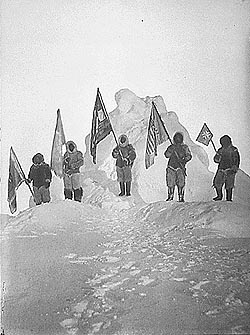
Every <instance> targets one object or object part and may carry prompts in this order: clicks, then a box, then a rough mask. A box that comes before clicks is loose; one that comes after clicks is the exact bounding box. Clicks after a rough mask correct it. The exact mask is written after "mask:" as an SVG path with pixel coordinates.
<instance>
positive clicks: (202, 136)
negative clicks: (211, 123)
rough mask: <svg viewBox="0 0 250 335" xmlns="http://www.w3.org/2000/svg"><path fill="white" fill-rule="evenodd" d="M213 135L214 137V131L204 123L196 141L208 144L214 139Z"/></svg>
mask: <svg viewBox="0 0 250 335" xmlns="http://www.w3.org/2000/svg"><path fill="white" fill-rule="evenodd" d="M212 137H213V134H212V132H211V131H210V130H209V128H208V126H207V124H206V123H204V125H203V126H202V128H201V131H200V133H199V135H198V136H197V139H196V141H197V142H200V143H202V144H205V145H208V144H209V142H210V141H211V140H212Z"/></svg>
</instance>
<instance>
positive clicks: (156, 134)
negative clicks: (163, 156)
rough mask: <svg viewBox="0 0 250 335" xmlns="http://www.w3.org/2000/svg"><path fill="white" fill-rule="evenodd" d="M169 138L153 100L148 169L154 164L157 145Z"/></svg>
mask: <svg viewBox="0 0 250 335" xmlns="http://www.w3.org/2000/svg"><path fill="white" fill-rule="evenodd" d="M168 139H169V135H168V132H167V130H166V128H165V125H164V123H163V121H162V119H161V117H160V114H159V113H158V111H157V109H156V106H155V104H154V102H152V108H151V114H150V118H149V124H148V134H147V142H146V153H145V166H146V169H148V168H149V167H150V166H151V165H153V164H154V158H155V156H157V147H158V145H160V144H162V143H163V142H165V141H167V140H168Z"/></svg>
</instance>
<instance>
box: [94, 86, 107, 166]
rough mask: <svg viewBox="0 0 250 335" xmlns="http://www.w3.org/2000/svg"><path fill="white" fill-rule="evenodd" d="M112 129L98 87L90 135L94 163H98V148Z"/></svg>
mask: <svg viewBox="0 0 250 335" xmlns="http://www.w3.org/2000/svg"><path fill="white" fill-rule="evenodd" d="M111 131H112V126H111V123H110V120H109V116H108V113H107V111H106V108H105V105H104V103H103V100H102V96H101V93H100V91H99V88H98V89H97V94H96V100H95V107H94V111H93V119H92V127H91V135H90V154H91V156H92V157H93V163H94V164H96V148H97V144H98V143H99V142H101V141H102V140H103V139H104V138H105V137H106V136H107V135H109V134H110V132H111Z"/></svg>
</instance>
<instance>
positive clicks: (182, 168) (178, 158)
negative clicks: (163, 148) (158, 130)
mask: <svg viewBox="0 0 250 335" xmlns="http://www.w3.org/2000/svg"><path fill="white" fill-rule="evenodd" d="M152 104H153V106H154V107H155V109H156V111H157V113H158V114H159V112H158V110H157V108H156V105H155V103H154V101H152ZM159 116H160V114H159ZM160 119H161V118H160ZM161 121H162V120H161ZM162 124H163V127H164V129H165V131H166V134H167V136H168V139H169V142H170V143H171V144H173V142H172V140H171V137H170V136H169V133H168V131H167V129H166V127H165V124H164V123H163V121H162ZM174 153H175V156H176V157H177V161H178V164H179V166H180V168H181V170H182V171H183V173H184V175H185V176H186V175H187V173H186V169H185V167H184V166H183V165H182V163H181V161H180V157H179V155H178V153H177V152H176V151H175V150H174Z"/></svg>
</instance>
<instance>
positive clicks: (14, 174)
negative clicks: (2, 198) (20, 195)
mask: <svg viewBox="0 0 250 335" xmlns="http://www.w3.org/2000/svg"><path fill="white" fill-rule="evenodd" d="M25 180H26V178H25V175H24V172H23V170H22V168H21V165H20V163H19V161H18V159H17V156H16V154H15V152H14V150H13V148H12V147H11V148H10V163H9V179H8V199H7V200H8V202H9V208H10V211H11V213H12V214H13V213H15V211H16V210H17V201H16V190H17V189H18V187H19V186H20V185H21V184H22V182H23V181H25Z"/></svg>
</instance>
